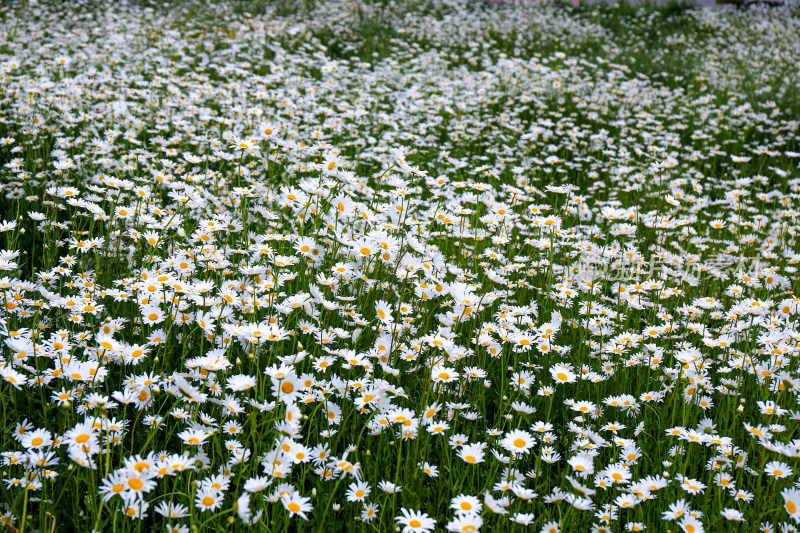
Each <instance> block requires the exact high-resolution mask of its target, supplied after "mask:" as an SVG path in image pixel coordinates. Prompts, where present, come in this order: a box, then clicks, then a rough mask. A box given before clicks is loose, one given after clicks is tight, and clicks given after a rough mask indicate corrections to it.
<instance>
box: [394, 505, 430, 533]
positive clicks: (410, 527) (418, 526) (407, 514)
mask: <svg viewBox="0 0 800 533" xmlns="http://www.w3.org/2000/svg"><path fill="white" fill-rule="evenodd" d="M400 513H401V516H397V517H395V519H394V520H395V522H397V523H398V524H400V525H402V526H403V533H423V532H424V533H427V532H429V531H432V530H433V528H434V527H435V526H436V520H434V519H432V518H431V517H429V516H428V515H427V514H426V513H420V512H418V511H409V510H408V509H406V508H405V507H403V508H401V509H400Z"/></svg>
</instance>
